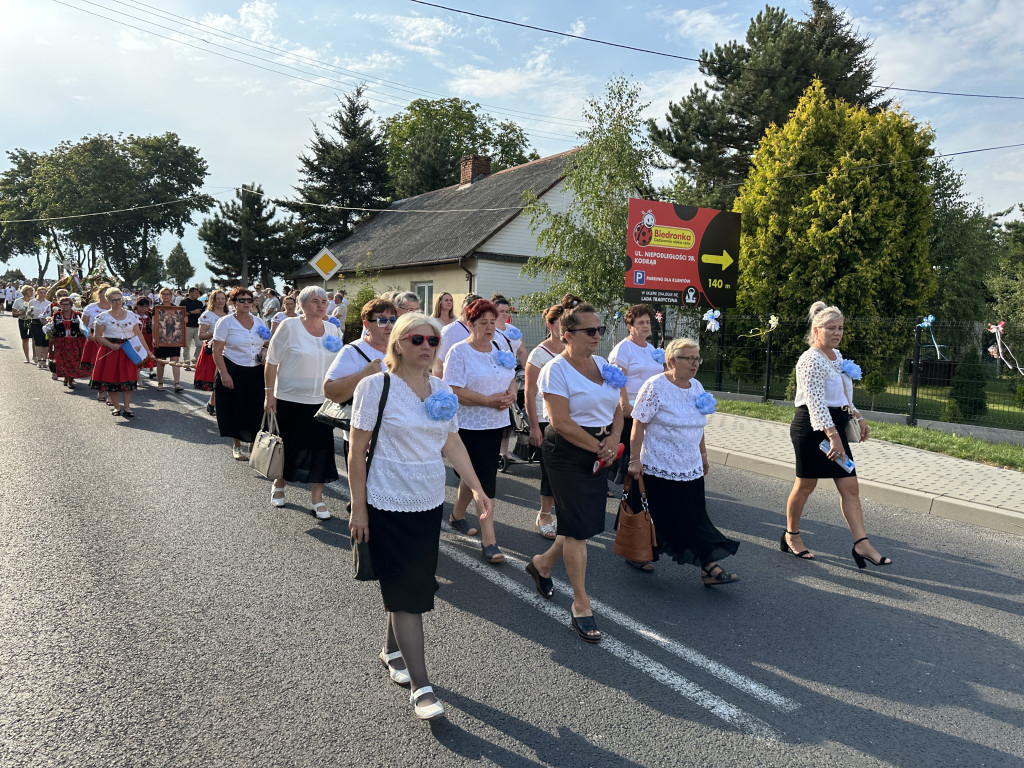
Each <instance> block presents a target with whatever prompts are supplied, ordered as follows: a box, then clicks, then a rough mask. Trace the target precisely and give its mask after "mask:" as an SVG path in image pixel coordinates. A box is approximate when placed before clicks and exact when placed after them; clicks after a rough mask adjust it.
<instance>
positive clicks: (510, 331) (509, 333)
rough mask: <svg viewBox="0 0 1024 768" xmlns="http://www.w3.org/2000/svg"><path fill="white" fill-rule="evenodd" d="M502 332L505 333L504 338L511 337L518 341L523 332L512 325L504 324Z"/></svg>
mask: <svg viewBox="0 0 1024 768" xmlns="http://www.w3.org/2000/svg"><path fill="white" fill-rule="evenodd" d="M502 333H503V334H505V338H508V339H512V341H519V339H521V338H523V332H522V331H520V330H519V329H518V328H516V327H515V326H514V325H506V326H505V329H504V330H503V331H502Z"/></svg>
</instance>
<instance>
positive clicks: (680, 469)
mask: <svg viewBox="0 0 1024 768" xmlns="http://www.w3.org/2000/svg"><path fill="white" fill-rule="evenodd" d="M703 392H704V387H702V386H701V383H700V382H699V381H697V380H696V379H690V388H689V389H680V388H679V387H677V386H676V385H675V384H673V383H672V382H671V381H670V380H669V378H668V376H666V375H665V374H663V373H659V374H658V375H657V376H652V377H651V378H649V379H648V380H647V381H645V382H644V383H643V385H642V386H641V387H640V392H639V393H637V396H636V404H635V405H634V406H633V420H634V421H639V422H641V423H642V424H646V425H647V426H646V428H645V430H644V442H643V445H642V446H641V448H640V461H641V462H642V463H643V465H644V473H645V474H648V475H654V476H655V477H661V478H664V479H666V480H696V479H697V478H699V477H703V476H704V465H703V464H702V462H701V458H700V439H701V437H703V436H704V426H705V425H706V424H707V422H708V418H707V416H705V415H704V414H703V413H701V412H700V411H698V410H697V398H698V397H700V395H701V394H703Z"/></svg>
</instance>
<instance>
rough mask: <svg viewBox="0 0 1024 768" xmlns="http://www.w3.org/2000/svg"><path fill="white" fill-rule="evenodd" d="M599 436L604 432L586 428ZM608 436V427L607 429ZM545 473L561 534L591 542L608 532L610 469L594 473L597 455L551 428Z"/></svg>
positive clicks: (546, 444)
mask: <svg viewBox="0 0 1024 768" xmlns="http://www.w3.org/2000/svg"><path fill="white" fill-rule="evenodd" d="M584 429H586V430H587V432H589V433H590V434H592V435H595V436H597V435H598V434H599V433H600V432H601V430H599V429H597V428H593V429H592V428H588V427H584ZM604 430H605V432H607V427H605V428H604ZM541 449H542V450H543V451H544V462H545V464H546V465H547V466H546V467H545V469H546V470H547V473H548V481H549V482H550V483H551V495H552V496H554V497H555V508H556V509H557V510H558V516H557V517H556V518H555V520H556V522H557V525H558V527H557V533H558V535H559V536H568V537H569V538H571V539H580V540H584V539H589V538H591V537H593V536H597V534H599V533H603V532H604V522H605V521H604V518H605V511H606V508H607V506H608V467H602V468H601V469H599V470H598V471H597V474H594V473H593V469H594V462H595V461H597V455H596V454H593V453H591V452H590V451H585V450H583V449H582V448H580V447H578V446H575V445H573V444H572V443H570V442H569V441H568V440H566V439H565V438H564V437H562V436H561V435H560V434H558V431H557V430H556V429H555V428H554V427H552V426H551V425H550V424H549V425H548V428H547V429H545V430H544V443H543V445H542V446H541Z"/></svg>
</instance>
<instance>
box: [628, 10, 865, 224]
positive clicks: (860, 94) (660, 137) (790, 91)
mask: <svg viewBox="0 0 1024 768" xmlns="http://www.w3.org/2000/svg"><path fill="white" fill-rule="evenodd" d="M700 59H701V63H700V65H699V68H700V72H701V74H703V75H704V76H705V77H706V78H707V80H705V86H704V87H700V86H696V85H695V86H693V88H691V89H690V92H689V94H687V95H686V96H685V97H684V98H683V99H681V100H680V101H678V102H673V103H670V104H669V111H668V113H667V114H666V116H665V119H666V125H665V127H664V128H662V127H659V126H658V124H657V123H656V122H655V121H654V120H650V121H649V122H648V130H649V131H650V135H651V139H652V141H653V142H654V145H655V146H656V147H657V148H658V149H659V150H661V152H662V153H663V154H664V155H666V156H667V157H668V158H669V160H670V165H669V167H674V168H676V169H677V171H678V174H677V177H676V179H675V184H674V187H673V189H672V190H671V192H669V194H670V195H671V196H672V197H673V198H674V199H675V200H676V202H679V203H685V204H689V205H706V206H709V207H713V208H721V209H724V210H729V209H730V208H731V207H732V201H733V199H734V198H735V196H736V194H737V191H738V188H739V186H740V184H741V183H742V182H743V180H744V178H746V176H747V171H748V170H749V168H750V160H751V158H752V157H753V154H754V151H755V150H756V149H757V145H758V142H760V141H761V137H762V136H764V134H765V132H766V131H767V130H768V128H769V127H770V126H772V125H782V124H783V123H784V122H786V120H787V118H788V115H789V113H790V111H791V110H792V109H793V108H794V107H796V105H797V102H799V100H800V97H801V96H802V94H803V92H804V90H805V89H806V88H807V87H808V86H809V85H810V83H811V82H812V80H813V79H815V78H817V79H818V80H820V81H821V82H823V83H825V87H826V89H827V91H828V93H829V95H830V96H833V97H836V98H840V99H843V100H845V101H847V102H849V103H851V104H855V105H860V106H866V107H875V106H879V99H880V95H881V92H880V91H877V90H875V89H873V88H872V87H871V82H872V80H873V79H874V69H875V65H874V60H873V59H872V57H871V56H870V44H869V41H868V40H867V38H865V37H861V36H860V35H858V33H857V31H856V30H854V29H853V27H852V25H851V24H850V21H849V19H847V18H846V16H845V15H844V14H843V13H842V12H837V11H836V9H835V7H834V6H833V5H832V3H830V2H828V0H811V14H810V16H808V18H806V19H805V20H804V21H802V22H797V21H796V20H795V19H792V18H791V17H789V16H788V15H787V14H786V12H785V11H784V10H783V9H781V8H776V7H772V6H765V9H764V10H763V11H761V12H760V13H758V14H757V16H756V17H754V18H753V19H751V21H750V26H749V27H748V29H747V34H746V39H745V41H744V42H742V43H741V42H737V41H735V40H733V41H730V42H729V43H726V44H725V45H716V46H715V49H714V51H701V56H700ZM884 105H885V104H883V106H884Z"/></svg>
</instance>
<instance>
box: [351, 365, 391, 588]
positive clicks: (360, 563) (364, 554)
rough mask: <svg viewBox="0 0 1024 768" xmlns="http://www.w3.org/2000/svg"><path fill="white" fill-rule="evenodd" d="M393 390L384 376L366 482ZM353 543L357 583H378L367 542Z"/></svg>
mask: <svg viewBox="0 0 1024 768" xmlns="http://www.w3.org/2000/svg"><path fill="white" fill-rule="evenodd" d="M390 388H391V374H390V373H385V374H384V388H383V389H382V390H381V393H380V405H379V406H378V407H377V423H376V424H374V425H373V434H372V435H371V436H370V446H369V448H367V450H366V480H367V482H369V479H370V462H371V461H373V451H374V449H375V448H376V447H377V435H379V434H380V422H381V420H382V419H383V418H384V404H385V403H386V402H387V401H388V390H389V389H390ZM350 541H351V542H352V564H353V567H354V570H355V579H356V581H376V580H377V574H375V573H374V571H373V561H372V560H371V559H370V545H369V544H368V543H367V542H365V541H356V539H355V535H352V536H351V537H350Z"/></svg>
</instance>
